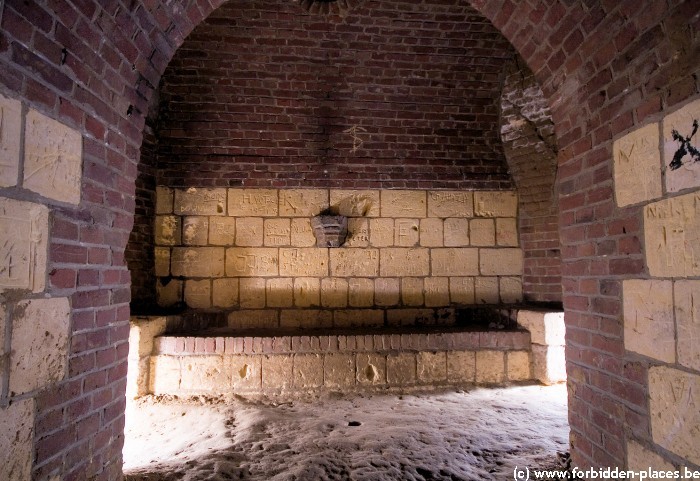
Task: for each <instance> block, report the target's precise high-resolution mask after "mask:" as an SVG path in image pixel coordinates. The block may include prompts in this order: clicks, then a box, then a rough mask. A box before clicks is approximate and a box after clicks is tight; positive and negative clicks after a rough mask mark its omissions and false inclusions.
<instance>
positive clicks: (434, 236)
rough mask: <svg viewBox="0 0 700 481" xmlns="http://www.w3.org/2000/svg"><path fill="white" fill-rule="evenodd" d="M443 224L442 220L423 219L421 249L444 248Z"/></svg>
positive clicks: (421, 224)
mask: <svg viewBox="0 0 700 481" xmlns="http://www.w3.org/2000/svg"><path fill="white" fill-rule="evenodd" d="M443 223H444V221H443V220H442V219H433V218H428V219H421V220H420V231H419V233H420V246H421V247H443V246H444V245H445V244H444V240H443Z"/></svg>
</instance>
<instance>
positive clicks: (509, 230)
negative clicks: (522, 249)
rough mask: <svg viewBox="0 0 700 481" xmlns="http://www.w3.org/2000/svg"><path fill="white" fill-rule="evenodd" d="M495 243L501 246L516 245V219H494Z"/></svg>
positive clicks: (517, 242) (517, 241)
mask: <svg viewBox="0 0 700 481" xmlns="http://www.w3.org/2000/svg"><path fill="white" fill-rule="evenodd" d="M496 245H498V246H501V247H517V246H518V245H519V240H518V221H517V220H516V219H510V218H498V219H496Z"/></svg>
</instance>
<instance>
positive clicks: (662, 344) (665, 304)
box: [622, 279, 676, 362]
mask: <svg viewBox="0 0 700 481" xmlns="http://www.w3.org/2000/svg"><path fill="white" fill-rule="evenodd" d="M622 298H623V303H624V304H623V316H624V330H625V349H627V350H630V351H634V352H638V353H640V354H643V355H645V356H649V357H651V358H654V359H658V360H660V361H665V362H674V361H675V360H676V343H675V329H674V323H673V283H672V282H671V281H662V280H655V279H651V280H640V279H631V280H627V281H623V282H622Z"/></svg>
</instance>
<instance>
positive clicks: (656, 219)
mask: <svg viewBox="0 0 700 481" xmlns="http://www.w3.org/2000/svg"><path fill="white" fill-rule="evenodd" d="M699 121H700V100H695V101H693V102H691V103H689V104H687V105H685V106H683V107H682V108H680V109H678V110H676V111H674V112H670V113H667V114H666V115H665V116H664V117H663V118H662V119H661V121H660V122H656V123H649V124H647V125H645V126H642V127H640V128H637V129H635V130H633V131H632V132H629V133H626V134H625V135H623V136H621V137H620V138H619V139H617V140H616V142H615V144H614V160H615V162H614V165H615V197H616V202H617V205H618V206H620V207H626V206H637V207H640V210H641V213H642V216H643V221H642V222H643V237H644V239H643V242H644V244H643V245H644V248H643V254H644V266H645V269H646V271H647V273H648V275H647V276H644V277H639V278H636V279H627V280H624V281H623V282H622V297H623V306H622V310H623V320H624V347H625V349H626V350H627V351H628V352H630V353H633V354H635V355H638V356H640V357H642V358H644V359H645V360H646V361H647V365H648V371H647V373H646V382H647V383H648V390H649V392H648V398H649V413H648V416H649V423H650V428H651V439H650V440H648V439H642V440H640V439H635V438H634V437H631V438H630V439H629V440H628V443H627V452H628V460H629V464H630V467H631V468H636V469H641V468H642V467H644V468H646V467H648V466H649V464H650V463H652V464H653V467H654V468H657V469H668V468H670V469H671V470H673V466H674V465H676V466H678V465H682V464H687V463H688V462H689V463H692V464H694V465H696V466H697V465H700V443H698V438H699V436H700V431H699V430H698V426H700V401H698V399H697V396H695V394H694V393H696V392H698V390H700V191H699V190H698V187H700V155H697V146H699V145H700V142H698V136H697V130H698V122H699ZM645 443H646V445H645ZM650 447H651V449H650ZM659 448H661V449H659ZM658 452H661V453H665V454H663V455H660V454H657V453H658ZM679 459H681V460H683V461H684V463H679V462H678V460H679Z"/></svg>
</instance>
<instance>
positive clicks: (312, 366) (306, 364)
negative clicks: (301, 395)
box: [294, 354, 323, 389]
mask: <svg viewBox="0 0 700 481" xmlns="http://www.w3.org/2000/svg"><path fill="white" fill-rule="evenodd" d="M321 386H323V356H321V355H320V354H297V355H295V356H294V387H295V388H297V389H310V388H317V387H321Z"/></svg>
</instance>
